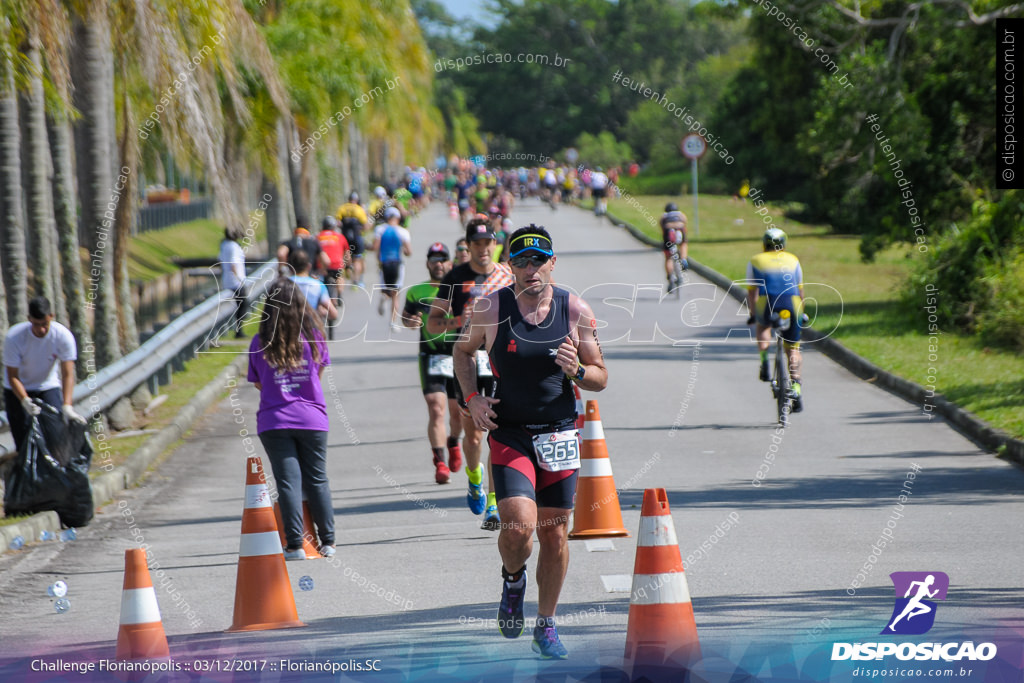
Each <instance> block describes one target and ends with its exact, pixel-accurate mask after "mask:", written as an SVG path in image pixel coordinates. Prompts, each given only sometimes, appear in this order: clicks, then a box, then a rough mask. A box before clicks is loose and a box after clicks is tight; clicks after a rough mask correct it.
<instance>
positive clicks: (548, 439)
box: [533, 429, 580, 472]
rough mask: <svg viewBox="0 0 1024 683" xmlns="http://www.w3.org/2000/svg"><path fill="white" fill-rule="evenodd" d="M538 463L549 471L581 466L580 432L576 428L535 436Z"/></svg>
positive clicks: (534, 444) (534, 445) (534, 448)
mask: <svg viewBox="0 0 1024 683" xmlns="http://www.w3.org/2000/svg"><path fill="white" fill-rule="evenodd" d="M533 451H534V453H536V454H537V464H538V465H540V466H541V467H542V468H543V469H546V470H547V471H549V472H561V471H563V470H578V469H579V468H580V433H579V430H576V429H568V430H566V431H564V432H548V433H547V434H537V435H535V436H534V437H533Z"/></svg>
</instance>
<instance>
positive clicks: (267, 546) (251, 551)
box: [238, 531, 282, 557]
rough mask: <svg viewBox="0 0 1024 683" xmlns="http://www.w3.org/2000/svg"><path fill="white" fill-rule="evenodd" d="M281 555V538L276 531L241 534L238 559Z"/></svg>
mask: <svg viewBox="0 0 1024 683" xmlns="http://www.w3.org/2000/svg"><path fill="white" fill-rule="evenodd" d="M281 553H282V551H281V536H280V535H279V534H278V533H277V532H276V531H262V532H259V533H255V534H242V541H241V543H239V544H238V556H239V557H257V556H259V555H280V554H281Z"/></svg>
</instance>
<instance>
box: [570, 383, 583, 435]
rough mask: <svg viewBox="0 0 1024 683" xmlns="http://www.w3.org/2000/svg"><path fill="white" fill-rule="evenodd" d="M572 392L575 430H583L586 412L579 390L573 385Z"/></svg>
mask: <svg viewBox="0 0 1024 683" xmlns="http://www.w3.org/2000/svg"><path fill="white" fill-rule="evenodd" d="M572 392H573V393H574V394H576V429H583V422H584V421H585V415H586V410H585V409H584V407H583V394H581V393H580V388H579V387H578V386H576V384H575V383H574V384H573V385H572Z"/></svg>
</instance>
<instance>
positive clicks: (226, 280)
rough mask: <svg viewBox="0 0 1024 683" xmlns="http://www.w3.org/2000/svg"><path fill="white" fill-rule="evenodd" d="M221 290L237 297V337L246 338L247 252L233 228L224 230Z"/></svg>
mask: <svg viewBox="0 0 1024 683" xmlns="http://www.w3.org/2000/svg"><path fill="white" fill-rule="evenodd" d="M218 258H219V260H220V279H221V289H227V290H230V291H231V292H233V293H234V296H235V316H234V320H233V323H232V324H233V326H234V328H235V337H236V338H238V339H241V338H244V337H245V333H244V332H243V331H242V320H243V319H244V318H245V314H246V310H247V307H248V297H249V285H248V283H247V282H246V281H245V252H244V251H242V247H241V246H240V245H239V244H238V234H237V233H236V232H235V231H234V230H232V229H231V228H224V241H222V242H221V243H220V256H219V257H218Z"/></svg>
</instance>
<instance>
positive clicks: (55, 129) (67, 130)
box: [46, 118, 93, 379]
mask: <svg viewBox="0 0 1024 683" xmlns="http://www.w3.org/2000/svg"><path fill="white" fill-rule="evenodd" d="M46 124H47V129H48V131H49V135H50V153H51V154H52V155H53V207H54V212H53V213H54V218H55V219H56V222H57V246H58V250H59V252H60V259H59V260H58V261H56V263H60V264H61V268H60V282H61V285H62V289H63V291H64V298H65V300H66V302H67V309H68V328H70V330H71V332H72V334H74V335H75V339H77V340H78V361H77V362H76V363H75V367H76V370H77V374H78V378H79V379H84V378H85V377H87V376H88V374H89V368H90V367H92V366H93V345H92V342H91V341H90V340H91V338H92V335H90V334H89V321H88V320H87V318H86V313H85V290H84V288H83V286H82V257H81V254H80V253H79V246H78V225H77V221H76V218H75V180H74V176H73V175H72V173H73V172H72V165H71V122H70V121H68V120H67V119H66V118H65V119H62V120H60V121H54V120H53V119H50V118H48V119H47V121H46ZM91 259H92V257H91V256H90V260H91Z"/></svg>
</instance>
